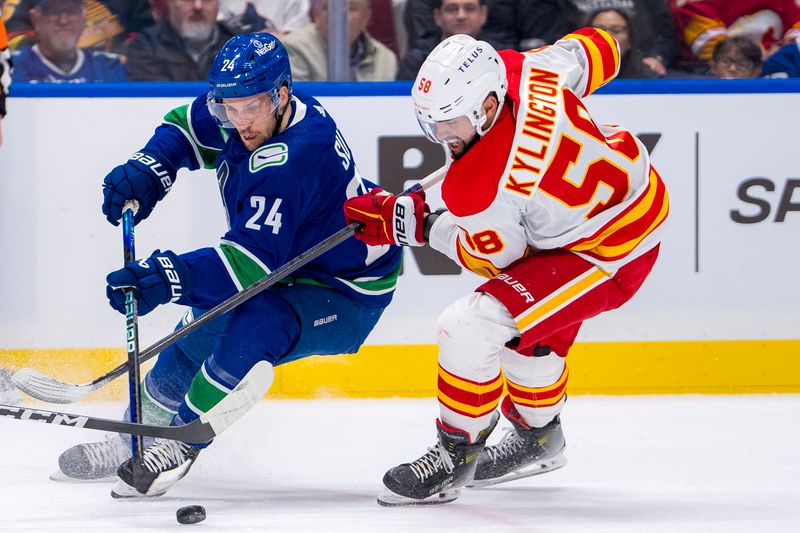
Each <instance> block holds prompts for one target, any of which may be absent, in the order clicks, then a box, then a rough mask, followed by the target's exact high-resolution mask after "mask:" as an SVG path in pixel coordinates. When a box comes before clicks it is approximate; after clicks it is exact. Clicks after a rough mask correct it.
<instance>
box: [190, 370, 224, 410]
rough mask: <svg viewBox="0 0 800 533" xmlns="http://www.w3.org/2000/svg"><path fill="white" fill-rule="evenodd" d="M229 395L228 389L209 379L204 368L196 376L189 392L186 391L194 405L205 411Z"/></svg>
mask: <svg viewBox="0 0 800 533" xmlns="http://www.w3.org/2000/svg"><path fill="white" fill-rule="evenodd" d="M227 395H228V393H227V391H224V390H222V389H220V388H218V387H217V386H216V385H214V384H213V383H211V382H210V381H208V379H206V376H205V374H203V371H202V370H200V372H198V373H197V374H196V375H195V376H194V379H193V380H192V384H191V386H190V387H189V392H187V393H186V397H187V398H189V401H190V402H191V403H192V405H194V406H195V407H196V408H197V409H199V410H200V411H202V412H204V413H206V412H208V411H209V409H211V408H212V407H214V406H215V405H217V404H218V403H219V402H220V401H221V400H222V399H223V398H224V397H225V396H227Z"/></svg>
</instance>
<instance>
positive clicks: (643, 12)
mask: <svg viewBox="0 0 800 533" xmlns="http://www.w3.org/2000/svg"><path fill="white" fill-rule="evenodd" d="M573 2H574V4H575V6H576V7H577V8H578V10H579V11H580V12H581V15H582V16H581V19H582V20H588V19H589V18H590V17H591V15H592V14H593V13H596V12H597V11H600V10H608V9H618V10H620V11H621V12H623V13H626V14H627V15H628V18H629V26H630V31H631V32H632V33H633V34H634V35H635V36H636V48H638V49H640V50H641V51H642V52H643V54H644V62H645V64H646V65H647V66H648V67H650V69H651V70H654V71H656V72H657V73H658V75H659V76H665V75H667V72H668V71H669V69H670V68H673V67H674V66H675V61H676V59H677V58H678V38H677V34H676V31H675V21H674V20H673V18H672V12H671V11H670V9H669V5H668V3H667V2H668V0H573Z"/></svg>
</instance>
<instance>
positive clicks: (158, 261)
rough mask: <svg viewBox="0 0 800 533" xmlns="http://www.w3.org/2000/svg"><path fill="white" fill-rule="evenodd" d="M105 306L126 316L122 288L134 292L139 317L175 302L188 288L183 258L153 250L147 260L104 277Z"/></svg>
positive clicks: (171, 253) (188, 283) (136, 262)
mask: <svg viewBox="0 0 800 533" xmlns="http://www.w3.org/2000/svg"><path fill="white" fill-rule="evenodd" d="M106 283H107V284H108V286H107V287H106V296H108V303H109V305H111V307H113V308H114V309H116V310H117V311H119V312H120V313H122V314H123V315H124V314H125V292H124V290H125V289H129V288H132V289H133V290H134V291H135V293H136V305H137V308H138V310H139V315H146V314H147V313H149V312H150V311H152V310H153V309H155V308H156V307H158V306H159V305H161V304H165V303H167V302H174V301H176V300H177V299H178V298H180V297H181V296H182V295H183V294H185V293H187V292H188V291H189V289H190V279H189V269H188V268H187V267H186V263H184V262H183V259H181V258H180V257H178V256H177V255H176V254H175V253H174V252H170V251H169V250H165V251H163V252H162V251H161V250H156V251H155V252H153V255H151V256H150V257H148V258H147V259H141V260H139V261H132V262H130V263H128V264H127V265H125V267H124V268H121V269H119V270H115V271H114V272H112V273H111V274H109V275H108V276H106Z"/></svg>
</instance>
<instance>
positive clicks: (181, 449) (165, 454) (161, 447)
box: [142, 439, 189, 474]
mask: <svg viewBox="0 0 800 533" xmlns="http://www.w3.org/2000/svg"><path fill="white" fill-rule="evenodd" d="M188 451H189V445H188V444H185V443H183V442H178V441H174V440H166V439H156V441H155V442H154V443H153V445H152V446H150V447H149V448H147V449H146V450H145V451H144V456H143V457H142V463H143V464H144V467H145V468H147V469H148V470H149V471H150V472H153V473H154V474H157V473H159V472H163V471H165V470H169V469H170V468H173V467H176V466H179V465H182V464H183V463H184V462H186V453H187V452H188Z"/></svg>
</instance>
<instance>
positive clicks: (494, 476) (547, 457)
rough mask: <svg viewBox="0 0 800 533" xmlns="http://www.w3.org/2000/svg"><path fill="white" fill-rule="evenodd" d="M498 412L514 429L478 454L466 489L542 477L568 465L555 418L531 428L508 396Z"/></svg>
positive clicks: (562, 440) (561, 436)
mask: <svg viewBox="0 0 800 533" xmlns="http://www.w3.org/2000/svg"><path fill="white" fill-rule="evenodd" d="M501 410H502V411H503V415H504V416H505V417H506V418H507V419H508V420H509V421H510V422H511V425H512V426H513V427H512V428H509V429H507V430H506V435H505V436H504V437H503V439H502V440H501V441H500V442H499V443H497V444H496V445H494V446H486V447H485V448H484V449H483V451H481V453H480V455H479V456H478V466H477V468H476V469H475V477H474V479H473V480H472V482H471V483H470V484H469V487H486V486H488V485H494V484H496V483H505V482H506V481H512V480H514V479H520V478H524V477H529V476H535V475H537V474H544V473H545V472H550V471H552V470H556V469H558V468H561V467H562V466H564V465H566V464H567V458H566V457H564V448H565V447H566V442H565V441H564V433H563V432H562V431H561V420H560V419H559V417H558V416H557V415H556V417H555V418H553V420H552V421H551V422H550V423H548V424H547V425H546V426H544V427H542V428H532V427H529V426H528V425H527V424H526V423H525V422H524V421H523V420H522V417H521V416H520V414H519V411H517V409H516V407H514V404H513V403H512V402H511V399H510V398H509V397H508V396H506V397H505V398H504V399H503V403H502V406H501Z"/></svg>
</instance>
